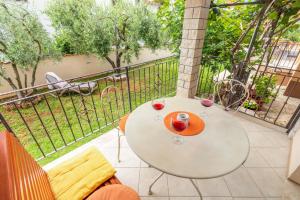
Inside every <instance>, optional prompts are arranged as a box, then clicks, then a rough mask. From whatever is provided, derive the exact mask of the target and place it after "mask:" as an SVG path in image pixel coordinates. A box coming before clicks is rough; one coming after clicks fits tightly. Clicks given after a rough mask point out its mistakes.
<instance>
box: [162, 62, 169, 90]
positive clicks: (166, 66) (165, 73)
mask: <svg viewBox="0 0 300 200" xmlns="http://www.w3.org/2000/svg"><path fill="white" fill-rule="evenodd" d="M167 64H168V62H165V63H164V74H163V75H164V79H165V95H166V93H167V86H168V85H167V75H168V72H167V68H168V65H167Z"/></svg>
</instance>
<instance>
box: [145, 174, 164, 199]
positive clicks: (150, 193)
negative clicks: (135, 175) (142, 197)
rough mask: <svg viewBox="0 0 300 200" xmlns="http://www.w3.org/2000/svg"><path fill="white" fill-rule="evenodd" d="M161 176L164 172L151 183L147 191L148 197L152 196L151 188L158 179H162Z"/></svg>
mask: <svg viewBox="0 0 300 200" xmlns="http://www.w3.org/2000/svg"><path fill="white" fill-rule="evenodd" d="M162 175H164V172H161V174H160V175H159V176H158V177H157V178H156V179H155V180H154V181H153V183H152V184H151V185H150V186H149V191H148V194H149V195H152V194H153V193H152V190H151V189H152V186H153V185H154V184H155V183H156V182H157V181H158V179H160V177H162Z"/></svg>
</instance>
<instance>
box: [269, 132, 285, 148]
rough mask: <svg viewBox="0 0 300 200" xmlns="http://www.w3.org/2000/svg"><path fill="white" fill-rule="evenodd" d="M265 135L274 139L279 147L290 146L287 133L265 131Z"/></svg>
mask: <svg viewBox="0 0 300 200" xmlns="http://www.w3.org/2000/svg"><path fill="white" fill-rule="evenodd" d="M265 136H266V137H267V138H269V140H272V141H273V143H275V144H276V145H277V146H279V147H289V146H290V139H289V137H288V136H287V134H286V133H280V132H276V131H267V132H265Z"/></svg>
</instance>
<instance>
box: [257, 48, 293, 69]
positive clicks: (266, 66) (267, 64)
mask: <svg viewBox="0 0 300 200" xmlns="http://www.w3.org/2000/svg"><path fill="white" fill-rule="evenodd" d="M286 48H287V45H286V46H284V50H283V51H282V53H281V54H280V56H279V58H278V62H277V64H276V67H275V69H277V67H278V64H279V62H280V60H281V58H282V56H283V55H284V51H285V50H286ZM272 53H273V52H271V58H272V56H273V54H272ZM270 61H271V60H270ZM269 64H270V62H267V63H266V65H265V69H264V72H263V75H264V73H265V71H266V70H267V68H268V66H269Z"/></svg>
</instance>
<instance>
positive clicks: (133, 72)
mask: <svg viewBox="0 0 300 200" xmlns="http://www.w3.org/2000/svg"><path fill="white" fill-rule="evenodd" d="M132 76H133V92H134V107H135V108H136V105H137V103H136V93H135V91H136V87H135V71H132ZM129 91H130V90H129Z"/></svg>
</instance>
